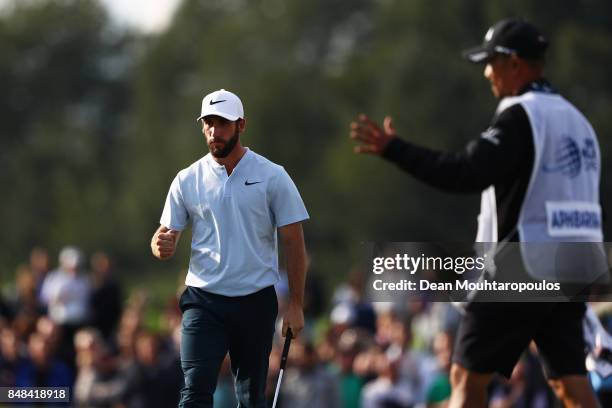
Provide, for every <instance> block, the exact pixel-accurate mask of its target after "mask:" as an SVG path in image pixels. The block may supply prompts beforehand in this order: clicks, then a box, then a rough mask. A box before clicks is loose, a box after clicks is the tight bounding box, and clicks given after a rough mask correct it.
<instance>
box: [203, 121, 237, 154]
mask: <svg viewBox="0 0 612 408" xmlns="http://www.w3.org/2000/svg"><path fill="white" fill-rule="evenodd" d="M202 122H203V123H202V133H204V136H205V137H206V143H207V144H208V148H209V149H210V152H211V153H212V154H213V155H215V154H218V153H220V152H222V151H224V150H225V147H226V146H227V144H228V142H230V140H231V139H232V137H233V136H234V135H235V134H236V130H237V129H236V123H235V122H232V121H230V120H227V119H225V118H222V117H221V116H214V115H212V116H206V117H205V118H204V119H203V120H202Z"/></svg>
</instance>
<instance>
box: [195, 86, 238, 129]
mask: <svg viewBox="0 0 612 408" xmlns="http://www.w3.org/2000/svg"><path fill="white" fill-rule="evenodd" d="M209 115H217V116H221V117H223V118H225V119H227V120H232V121H234V120H238V119H242V118H244V108H243V107H242V102H241V101H240V98H238V96H237V95H236V94H234V93H232V92H230V91H226V90H225V89H219V90H218V91H215V92H212V93H209V94H208V95H206V96H205V97H204V99H202V111H201V112H200V116H199V117H198V118H197V119H196V120H198V121H199V120H200V119H202V118H203V117H205V116H209Z"/></svg>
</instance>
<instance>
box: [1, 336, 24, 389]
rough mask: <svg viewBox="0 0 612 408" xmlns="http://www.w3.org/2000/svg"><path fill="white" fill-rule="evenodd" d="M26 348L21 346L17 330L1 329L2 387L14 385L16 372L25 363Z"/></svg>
mask: <svg viewBox="0 0 612 408" xmlns="http://www.w3.org/2000/svg"><path fill="white" fill-rule="evenodd" d="M24 354H25V353H24V350H22V347H20V344H19V340H18V339H17V336H16V335H15V332H14V331H13V330H12V329H10V328H8V327H3V328H1V329H0V387H14V386H15V383H16V379H15V373H16V372H17V369H18V368H19V367H20V365H21V364H23V363H24V360H25V356H24Z"/></svg>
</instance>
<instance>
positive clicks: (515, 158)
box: [383, 104, 533, 193]
mask: <svg viewBox="0 0 612 408" xmlns="http://www.w3.org/2000/svg"><path fill="white" fill-rule="evenodd" d="M531 133H532V132H531V125H530V123H529V119H528V118H527V114H526V113H525V110H524V108H523V107H522V106H521V105H520V104H517V105H513V106H511V107H510V108H508V109H506V110H504V111H503V112H502V113H501V114H500V115H499V116H496V117H495V118H494V119H493V122H492V124H491V126H490V127H489V128H488V129H487V130H485V131H484V132H482V133H481V135H480V137H479V138H477V139H475V140H472V141H471V142H469V143H468V144H467V146H466V147H465V148H464V149H463V150H461V151H459V152H450V153H449V152H440V151H436V150H432V149H429V148H426V147H422V146H418V145H415V144H413V143H410V142H407V141H404V140H402V139H400V138H395V139H393V140H392V141H391V143H390V144H389V146H388V147H387V149H386V150H385V152H384V154H383V157H384V158H385V159H387V160H390V161H392V162H394V163H396V164H397V165H398V166H399V167H401V168H402V169H403V170H405V171H407V172H408V173H410V174H412V175H413V176H414V177H416V178H417V179H419V180H421V181H423V182H425V183H427V184H429V185H431V186H433V187H437V188H440V189H442V190H446V191H451V192H457V193H473V192H479V191H482V190H484V189H486V188H487V187H489V186H490V185H493V184H496V183H500V182H504V181H505V180H507V179H509V178H511V177H513V175H515V174H516V171H517V169H518V168H519V167H520V166H523V165H526V164H528V162H529V160H532V155H533V153H532V150H533V147H532V145H533V140H532V136H531Z"/></svg>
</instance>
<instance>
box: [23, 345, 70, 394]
mask: <svg viewBox="0 0 612 408" xmlns="http://www.w3.org/2000/svg"><path fill="white" fill-rule="evenodd" d="M28 352H29V358H27V359H26V360H25V361H24V362H23V364H20V365H19V367H18V369H17V373H16V379H15V385H16V386H17V387H70V386H72V381H73V380H74V378H73V373H72V371H71V370H70V368H69V367H68V366H67V365H66V364H64V363H63V362H61V361H60V360H58V359H57V358H55V356H53V354H52V353H51V350H50V347H49V344H48V343H47V342H46V341H45V339H44V338H43V336H42V335H41V334H39V333H33V334H32V335H31V336H30V339H29V342H28Z"/></svg>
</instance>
